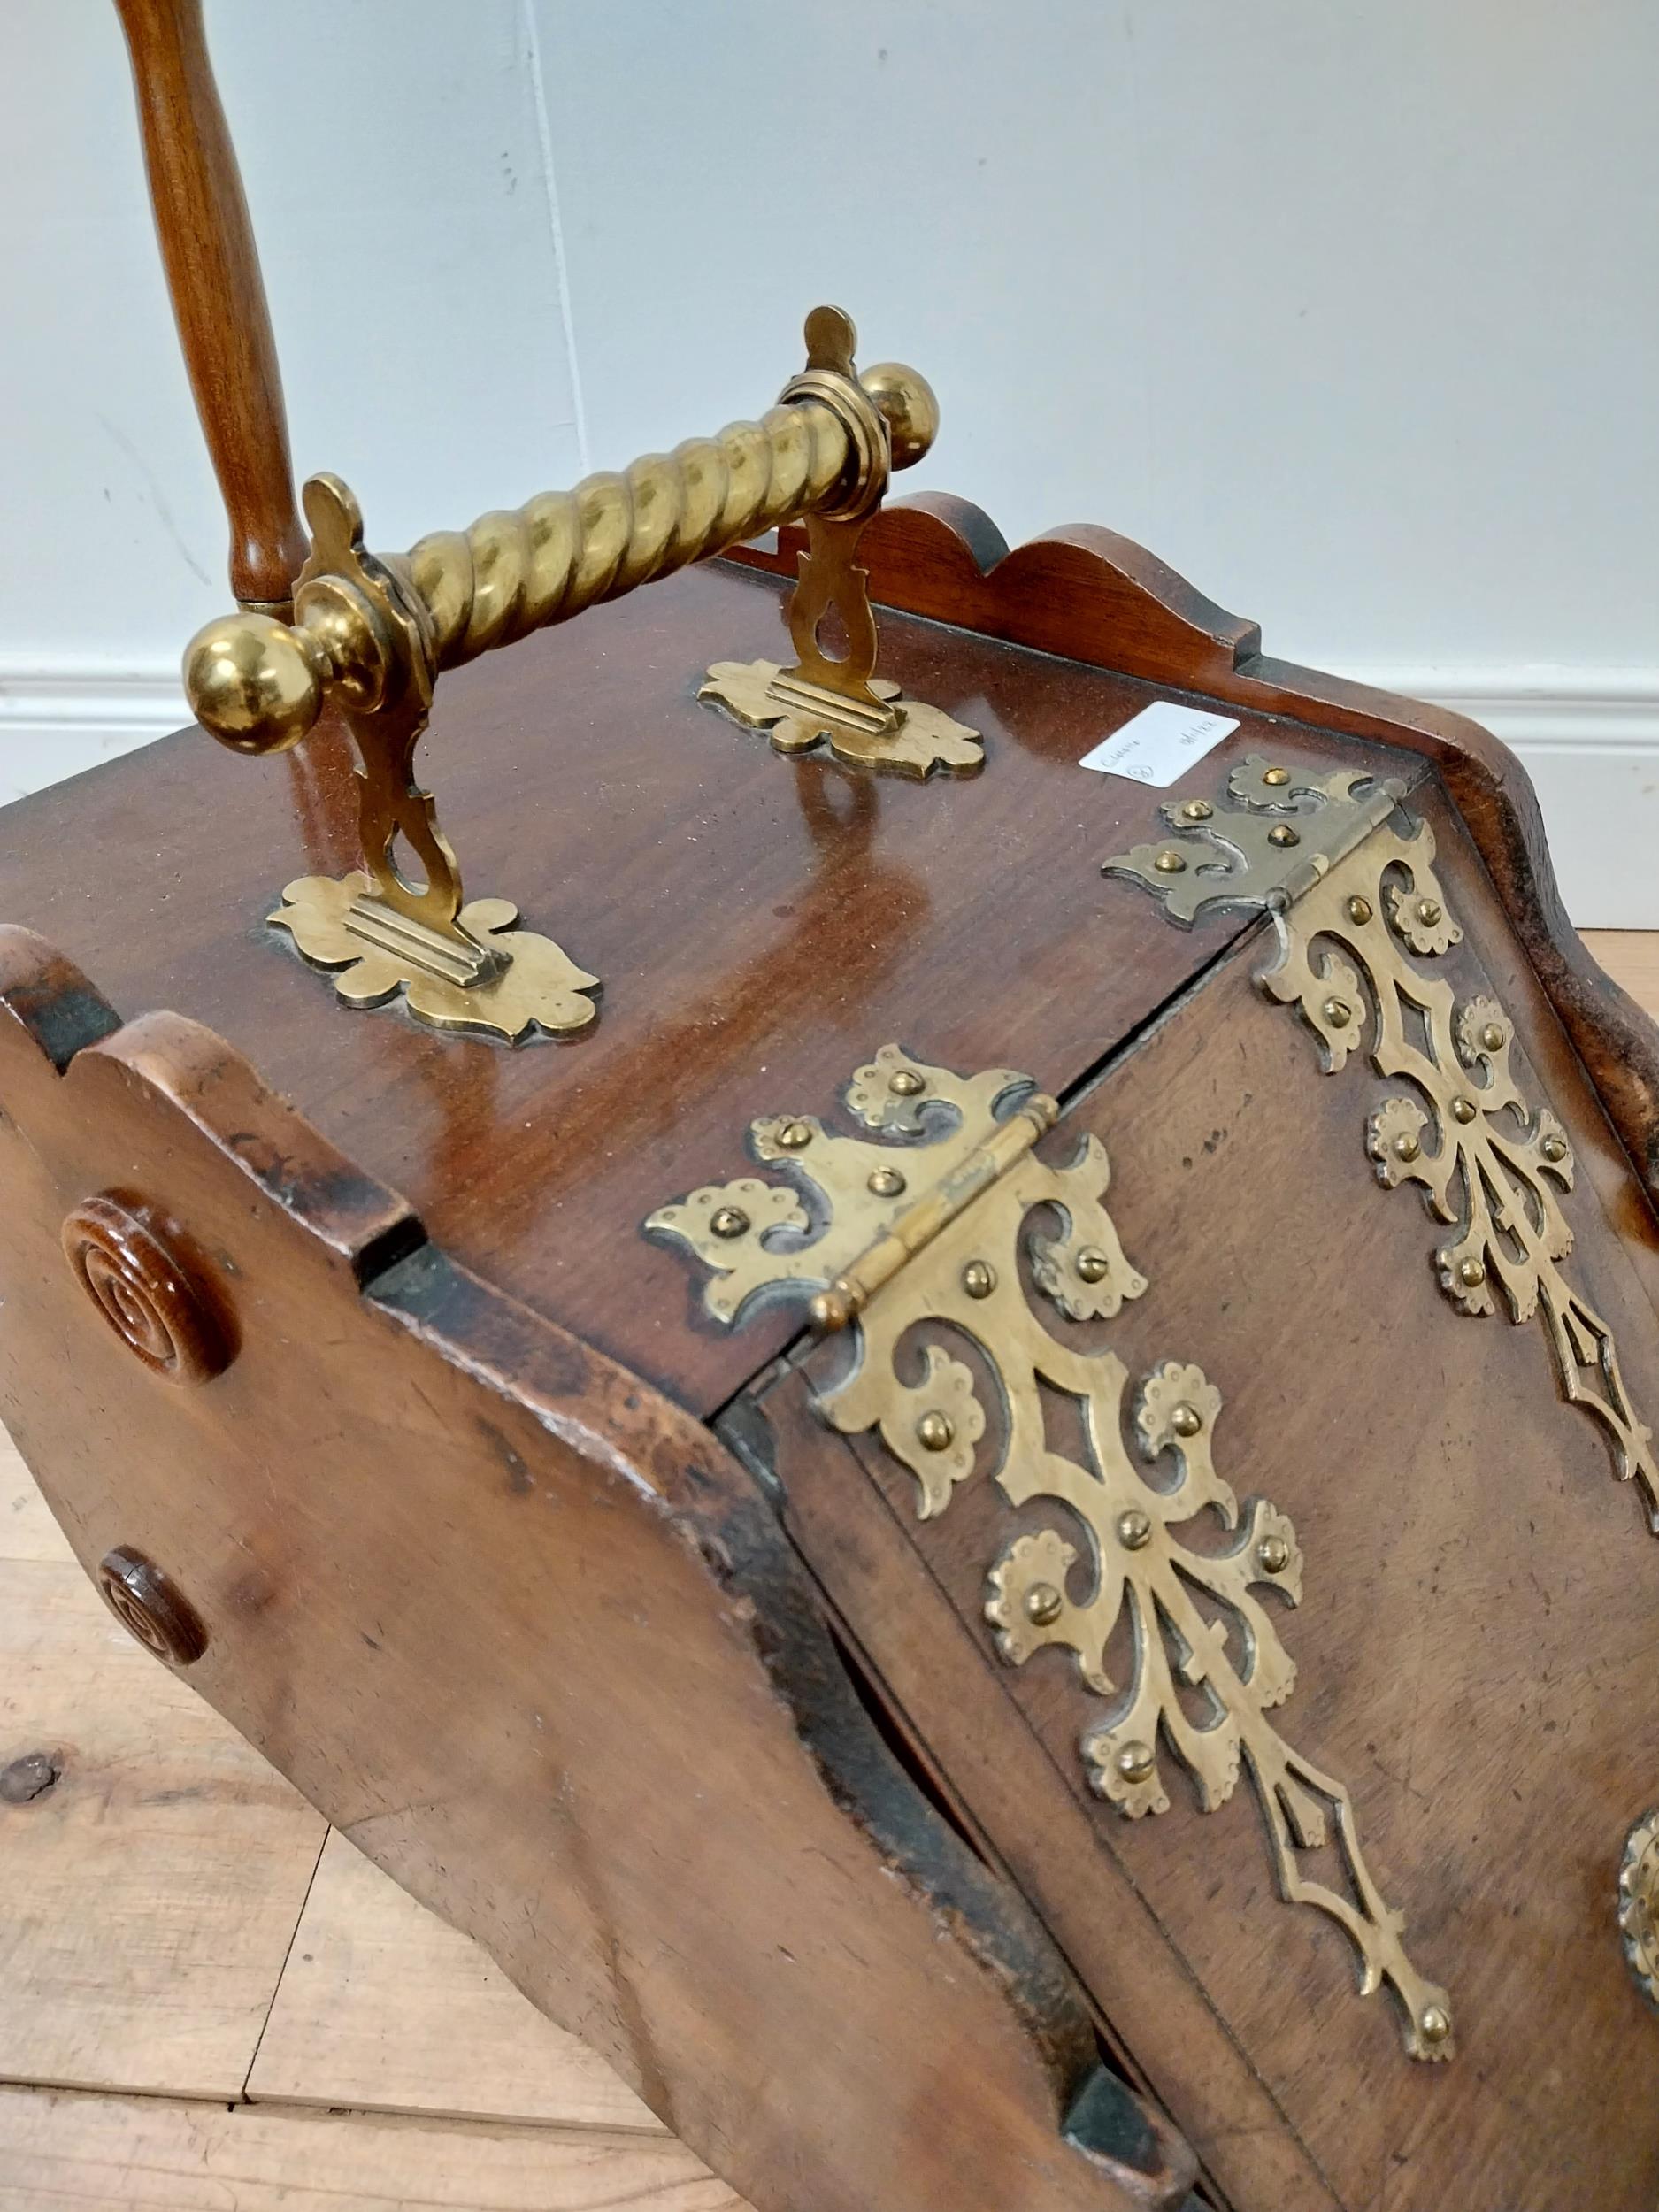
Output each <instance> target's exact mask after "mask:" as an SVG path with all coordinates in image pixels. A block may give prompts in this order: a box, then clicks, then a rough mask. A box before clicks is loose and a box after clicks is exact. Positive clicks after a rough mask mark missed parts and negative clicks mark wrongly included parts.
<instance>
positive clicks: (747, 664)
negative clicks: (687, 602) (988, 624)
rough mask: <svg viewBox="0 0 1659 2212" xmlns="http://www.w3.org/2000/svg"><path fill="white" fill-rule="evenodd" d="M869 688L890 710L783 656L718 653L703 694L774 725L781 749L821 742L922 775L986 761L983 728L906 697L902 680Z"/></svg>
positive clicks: (961, 770) (971, 770) (970, 770)
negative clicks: (732, 657) (798, 670)
mask: <svg viewBox="0 0 1659 2212" xmlns="http://www.w3.org/2000/svg"><path fill="white" fill-rule="evenodd" d="M870 688H871V690H872V692H874V693H875V695H876V696H877V698H878V699H879V700H880V701H881V702H882V703H884V704H886V705H887V706H888V707H889V714H888V716H887V718H878V717H876V716H875V715H873V714H864V713H861V712H860V710H859V709H858V708H857V707H856V705H855V704H854V703H852V702H850V701H849V700H848V699H846V698H844V697H842V696H841V695H840V694H839V693H837V692H833V691H827V690H826V689H824V688H823V687H822V686H820V685H817V684H811V683H808V682H806V681H805V680H803V679H802V678H800V677H799V676H797V675H795V672H793V671H789V672H785V671H784V670H783V669H781V668H780V666H779V665H778V663H777V662H776V661H717V662H716V663H715V664H714V666H713V667H712V668H711V669H710V671H709V672H708V674H707V676H705V677H704V679H703V684H702V687H701V688H700V689H699V691H698V693H697V696H698V698H699V699H701V700H703V701H705V702H706V703H710V704H711V705H714V706H717V707H722V708H724V709H725V710H726V713H727V714H729V715H730V716H732V718H733V720H735V721H738V722H741V723H743V724H744V725H745V726H747V727H748V728H749V729H754V730H761V729H764V730H767V731H769V732H770V733H771V736H772V744H773V746H774V748H775V749H777V750H778V751H779V752H780V753H805V752H810V750H811V749H812V747H813V746H815V745H817V744H819V743H820V742H821V743H823V744H826V745H827V746H828V748H829V749H830V751H831V752H832V753H833V755H834V756H835V758H836V759H837V760H839V761H841V762H843V763H844V764H846V765H847V766H848V767H849V768H865V769H870V770H872V771H874V772H876V773H878V774H881V773H886V774H887V775H894V776H911V777H914V778H915V779H916V780H917V781H918V782H922V781H925V780H926V778H927V777H928V776H930V775H932V774H933V771H934V769H936V768H942V769H944V770H945V771H946V772H948V773H949V774H952V775H957V776H972V775H977V774H978V772H979V770H980V769H981V768H983V767H984V765H985V748H984V746H983V745H982V744H981V743H980V741H979V735H978V733H977V732H975V731H973V730H971V729H969V727H968V726H967V725H966V724H965V723H964V722H955V721H953V720H952V719H951V718H950V716H949V715H948V714H947V713H946V712H945V710H944V709H943V708H942V707H930V706H925V705H923V704H922V703H920V702H919V701H918V700H914V699H902V698H901V697H900V695H899V687H898V686H897V684H890V683H886V682H882V681H880V680H872V683H871V686H870Z"/></svg>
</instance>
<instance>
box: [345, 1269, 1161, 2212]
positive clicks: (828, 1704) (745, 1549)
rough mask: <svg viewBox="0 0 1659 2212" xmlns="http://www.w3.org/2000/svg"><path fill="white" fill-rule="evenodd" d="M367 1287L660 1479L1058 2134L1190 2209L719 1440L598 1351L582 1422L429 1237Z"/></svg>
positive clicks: (760, 1656) (526, 1322) (575, 1440)
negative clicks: (892, 1732)
mask: <svg viewBox="0 0 1659 2212" xmlns="http://www.w3.org/2000/svg"><path fill="white" fill-rule="evenodd" d="M366 1294H367V1295H368V1296H369V1297H371V1298H372V1299H373V1301H374V1302H375V1303H376V1304H377V1305H379V1306H380V1307H381V1309H382V1310H385V1311H387V1312H388V1313H390V1314H392V1315H394V1316H395V1317H398V1318H400V1319H402V1320H403V1322H404V1323H405V1325H408V1326H410V1327H411V1328H412V1329H414V1330H415V1331H416V1332H417V1333H419V1335H421V1337H422V1338H423V1339H424V1340H426V1341H427V1342H429V1343H431V1344H433V1345H434V1348H435V1349H437V1350H438V1351H439V1352H440V1353H441V1355H442V1356H443V1357H445V1358H447V1359H449V1360H451V1361H453V1362H454V1363H457V1364H458V1365H461V1366H463V1367H465V1369H466V1370H467V1371H468V1372H469V1373H471V1374H472V1375H473V1376H474V1378H475V1379H479V1380H480V1381H483V1382H486V1383H487V1384H488V1385H489V1386H491V1387H493V1388H495V1389H497V1390H499V1391H500V1392H501V1394H503V1396H504V1397H510V1398H511V1399H513V1400H514V1401H516V1402H518V1404H520V1405H522V1406H525V1407H526V1408H527V1409H529V1410H530V1411H531V1412H532V1413H533V1414H534V1416H535V1417H536V1418H538V1419H539V1420H541V1422H542V1423H543V1425H546V1426H547V1427H548V1428H549V1430H550V1431H551V1432H553V1433H555V1434H557V1435H558V1436H559V1437H560V1439H561V1440H563V1441H564V1442H565V1443H566V1444H567V1445H574V1447H575V1448H577V1449H578V1450H580V1451H581V1452H582V1453H583V1454H584V1455H586V1456H587V1457H588V1458H589V1459H590V1460H592V1461H593V1462H594V1463H596V1464H604V1463H611V1464H612V1465H616V1464H618V1463H621V1464H623V1465H624V1466H626V1469H628V1470H630V1471H634V1472H635V1473H636V1474H641V1475H643V1476H645V1477H646V1478H647V1479H649V1482H650V1484H651V1486H652V1489H653V1493H654V1494H655V1495H656V1497H657V1498H659V1499H660V1500H661V1501H662V1502H663V1505H664V1509H666V1510H667V1511H668V1512H669V1513H670V1515H671V1516H672V1519H673V1521H674V1524H675V1533H676V1534H677V1536H678V1537H679V1538H680V1540H681V1541H682V1542H684V1543H687V1545H689V1546H691V1547H692V1548H694V1549H695V1553H696V1555H697V1556H698V1558H699V1559H700V1561H701V1563H702V1564H703V1568H704V1571H706V1572H707V1573H708V1574H709V1576H710V1579H711V1580H712V1581H713V1583H714V1584H715V1586H716V1587H717V1588H718V1591H719V1592H720V1594H721V1595H722V1597H723V1598H724V1599H725V1600H726V1601H728V1602H730V1603H732V1604H733V1610H734V1611H736V1612H737V1613H738V1614H739V1615H740V1617H741V1618H742V1619H743V1622H744V1625H745V1630H746V1633H747V1635H748V1637H749V1641H750V1644H751V1647H752V1650H753V1654H754V1657H755V1659H756V1662H757V1664H758V1665H759V1667H760V1668H761V1670H762V1671H764V1674H765V1675H766V1677H767V1678H768V1680H769V1681H770V1682H771V1684H772V1686H773V1688H774V1689H775V1691H776V1692H777V1694H778V1695H779V1697H780V1700H781V1701H782V1702H783V1703H784V1705H785V1706H786V1707H787V1709H788V1711H789V1712H790V1713H791V1715H792V1716H793V1717H794V1722H795V1732H796V1735H797V1738H798V1740H799V1741H800V1743H801V1745H802V1747H803V1749H804V1750H805V1751H806V1753H807V1754H808V1755H809V1757H810V1759H811V1761H812V1763H813V1764H814V1766H815V1767H816V1769H817V1770H818V1775H819V1778H820V1779H821V1781H822V1784H823V1786H824V1787H825V1789H826V1792H827V1793H828V1795H829V1796H830V1798H831V1799H832V1801H833V1802H834V1803H835V1805H836V1806H837V1807H838V1808H839V1809H840V1810H841V1812H842V1814H843V1815H844V1816H846V1817H847V1818H849V1820H851V1821H853V1822H854V1823H855V1824H856V1825H857V1826H858V1827H859V1828H860V1829H861V1830H862V1831H863V1832H864V1834H865V1835H866V1836H867V1838H868V1839H869V1840H870V1841H871V1843H872V1845H873V1846H874V1847H875V1848H876V1850H877V1851H878V1853H879V1855H880V1857H881V1859H882V1861H883V1863H884V1864H885V1865H886V1866H887V1870H888V1871H889V1873H890V1874H891V1875H893V1876H894V1877H895V1878H899V1879H902V1880H903V1881H904V1882H905V1883H906V1884H907V1885H908V1886H909V1887H910V1891H911V1893H912V1894H913V1896H914V1897H915V1899H916V1901H918V1903H919V1904H921V1905H923V1906H924V1907H925V1908H926V1910H927V1911H928V1912H929V1913H930V1914H931V1916H933V1922H934V1924H935V1928H936V1930H937V1932H938V1935H939V1937H940V1939H941V1941H947V1942H949V1943H950V1944H951V1945H952V1947H956V1948H959V1949H961V1950H964V1951H965V1952H966V1953H967V1954H968V1955H969V1956H970V1957H971V1958H972V1960H973V1961H974V1962H975V1963H976V1964H977V1965H978V1966H979V1968H980V1969H981V1970H983V1971H985V1972H987V1974H989V1975H990V1976H991V1978H993V1979H994V1981H995V1983H996V1984H997V1985H999V1986H1000V1988H1001V1989H1002V1993H1003V1995H1004V1999H1005V2001H1006V2002H1007V2003H1008V2004H1009V2006H1010V2008H1012V2009H1013V2011H1014V2012H1015V2014H1016V2015H1017V2016H1018V2019H1019V2022H1020V2024H1021V2027H1022V2029H1023V2032H1025V2035H1026V2036H1027V2037H1028V2038H1029V2039H1030V2040H1031V2041H1032V2042H1033V2045H1034V2046H1035V2047H1036V2048H1037V2049H1038V2050H1039V2051H1040V2052H1041V2055H1042V2060H1043V2063H1044V2065H1045V2067H1046V2068H1047V2069H1048V2071H1049V2073H1050V2075H1051V2077H1052V2078H1053V2080H1054V2081H1055V2083H1056V2086H1057V2087H1058V2088H1059V2090H1060V2093H1061V2101H1060V2108H1059V2109H1058V2110H1057V2112H1056V2123H1057V2126H1058V2131H1059V2133H1060V2135H1061V2137H1062V2139H1064V2140H1065V2141H1067V2142H1069V2143H1071V2145H1072V2146H1073V2147H1075V2148H1076V2149H1078V2150H1079V2152H1081V2153H1082V2154H1084V2155H1085V2156H1086V2157H1087V2159H1088V2160H1089V2161H1090V2162H1091V2163H1092V2164H1093V2165H1094V2166H1096V2167H1097V2168H1099V2169H1100V2170H1102V2173H1104V2174H1106V2175H1109V2176H1110V2177H1111V2178H1112V2179H1113V2180H1114V2181H1116V2182H1118V2184H1119V2185H1120V2186H1121V2187H1122V2188H1124V2189H1125V2192H1128V2193H1129V2194H1127V2195H1126V2197H1125V2201H1128V2202H1133V2203H1137V2204H1144V2205H1147V2206H1165V2205H1176V2204H1179V2203H1181V2202H1182V2201H1183V2200H1185V2198H1186V2195H1187V2191H1188V2190H1189V2189H1190V2188H1191V2185H1192V2183H1193V2181H1194V2177H1195V2174H1196V2163H1195V2161H1194V2158H1193V2155H1192V2153H1191V2152H1190V2150H1189V2149H1188V2148H1187V2145H1186V2144H1185V2143H1184V2142H1183V2141H1182V2140H1181V2139H1180V2138H1179V2136H1178V2135H1177V2134H1176V2133H1175V2131H1173V2129H1171V2127H1169V2126H1168V2124H1166V2123H1165V2122H1164V2121H1163V2119H1162V2118H1161V2116H1157V2115H1156V2114H1154V2113H1153V2112H1152V2111H1151V2110H1150V2109H1149V2108H1148V2107H1146V2106H1145V2105H1143V2104H1142V2103H1141V2101H1140V2100H1139V2099H1138V2098H1137V2097H1135V2095H1134V2093H1133V2091H1131V2090H1130V2089H1129V2087H1128V2086H1127V2085H1126V2084H1123V2083H1121V2082H1120V2081H1119V2080H1118V2078H1117V2077H1116V2076H1115V2075H1112V2074H1110V2073H1109V2072H1108V2071H1107V2070H1105V2069H1104V2068H1103V2067H1102V2063H1101V2060H1100V2053H1099V2047H1098V2045H1097V2043H1096V2040H1095V2036H1094V2025H1093V2022H1092V2020H1091V2018H1090V2016H1089V2014H1088V2011H1087V2005H1086V2004H1085V2002H1084V2001H1083V1999H1082V1997H1081V1994H1080V1993H1079V1990H1078V1988H1077V1985H1076V1984H1075V1982H1074V1981H1073V1979H1072V1978H1071V1974H1070V1972H1069V1970H1067V1969H1066V1967H1065V1966H1064V1962H1062V1960H1061V1958H1060V1955H1059V1953H1058V1951H1057V1950H1056V1948H1055V1947H1054V1945H1053V1942H1052V1940H1051V1939H1050V1938H1049V1936H1048V1932H1047V1931H1046V1930H1045V1929H1043V1928H1042V1926H1041V1924H1040V1923H1039V1922H1038V1921H1037V1919H1036V1917H1035V1916H1034V1915H1033V1913H1032V1912H1031V1910H1030V1909H1029V1907H1028V1906H1027V1905H1026V1903H1025V1900H1024V1899H1023V1898H1022V1897H1021V1896H1020V1895H1019V1893H1018V1891H1017V1890H1015V1889H1014V1888H1013V1887H1012V1886H1010V1885H1009V1884H1007V1883H1005V1882H1004V1881H1002V1879H1000V1878H998V1877H997V1876H996V1875H995V1874H994V1873H993V1872H992V1871H991V1870H989V1869H988V1868H987V1866H986V1865H985V1864H984V1863H983V1862H982V1861H981V1860H980V1859H979V1857H978V1856H977V1855H975V1854H974V1853H973V1851H972V1849H971V1848H970V1847H969V1846H968V1845H967V1844H966V1843H965V1842H964V1841H963V1840H962V1839H960V1838H959V1837H958V1835H957V1834H956V1831H955V1830H954V1828H953V1827H952V1826H951V1824H949V1820H948V1818H947V1817H946V1816H945V1815H944V1814H943V1813H941V1811H939V1810H937V1809H935V1808H934V1807H933V1805H932V1804H931V1803H929V1801H927V1799H926V1797H925V1796H924V1795H923V1793H922V1792H921V1790H920V1789H919V1787H918V1785H917V1783H916V1782H915V1780H914V1779H913V1778H911V1777H910V1775H908V1774H907V1773H906V1772H905V1771H904V1770H903V1769H902V1767H901V1766H900V1764H899V1763H898V1761H897V1760H896V1758H895V1756H894V1755H893V1753H892V1752H891V1751H890V1750H889V1749H888V1748H887V1746H886V1745H885V1744H884V1743H883V1742H882V1740H881V1739H880V1737H879V1734H878V1732H877V1731H876V1728H875V1726H874V1724H873V1723H872V1720H871V1718H870V1717H869V1716H868V1714H867V1713H866V1712H865V1711H864V1708H863V1706H862V1704H861V1703H860V1701H859V1700H858V1697H857V1695H856V1692H855V1690H854V1688H853V1686H852V1682H851V1680H850V1678H849V1674H848V1671H847V1668H846V1665H845V1663H843V1661H842V1659H841V1656H840V1655H839V1654H838V1652H837V1651H836V1648H835V1647H834V1644H833V1641H832V1640H831V1638H830V1636H829V1634H828V1632H827V1630H826V1626H825V1624H824V1620H823V1617H822V1615H821V1613H820V1610H819V1608H818V1602H817V1601H816V1595H815V1594H814V1593H813V1591H812V1589H811V1586H810V1579H809V1578H808V1577H807V1575H806V1572H805V1571H804V1569H803V1566H802V1564H801V1563H800V1561H799V1559H798V1558H797V1557H796V1555H795V1551H794V1549H793V1548H792V1546H791V1545H790V1544H789V1541H788V1540H787V1537H786V1536H785V1534H784V1532H783V1531H782V1529H781V1527H780V1524H779V1522H778V1519H777V1517H776V1515H775V1513H774V1512H773V1510H772V1507H771V1505H770V1504H769V1503H768V1502H766V1501H765V1500H764V1498H763V1497H762V1496H761V1495H760V1494H758V1493H757V1489H756V1487H755V1486H754V1485H753V1484H752V1483H751V1481H750V1480H749V1478H748V1476H747V1474H746V1473H745V1471H743V1470H742V1468H741V1465H740V1463H739V1462H738V1461H737V1459H736V1458H735V1457H734V1456H733V1455H732V1454H731V1453H730V1452H729V1451H728V1450H727V1449H726V1447H725V1445H724V1444H722V1443H721V1441H720V1440H719V1439H718V1438H717V1437H716V1436H714V1435H712V1434H711V1433H710V1432H709V1431H708V1430H707V1429H705V1428H703V1425H701V1424H700V1423H698V1422H696V1421H694V1420H693V1419H692V1418H691V1417H690V1416H689V1415H687V1414H685V1413H683V1412H681V1411H680V1409H679V1408H672V1409H668V1408H667V1407H666V1402H664V1401H663V1400H660V1399H658V1398H657V1395H656V1394H655V1393H654V1392H651V1391H649V1389H648V1387H647V1386H644V1385H642V1384H641V1383H639V1382H637V1381H636V1380H635V1379H634V1377H632V1376H631V1375H629V1374H628V1373H627V1371H626V1370H624V1369H622V1368H619V1367H618V1366H616V1365H615V1363H612V1362H611V1361H610V1360H609V1359H607V1358H605V1357H604V1356H603V1355H602V1354H600V1353H598V1352H596V1351H594V1350H592V1349H591V1348H587V1347H583V1348H581V1356H582V1357H583V1359H584V1360H585V1362H586V1363H587V1368H588V1373H587V1377H586V1381H585V1387H584V1413H583V1417H582V1420H581V1426H580V1430H579V1429H577V1428H576V1427H575V1426H574V1425H573V1424H572V1419H571V1416H570V1414H569V1411H568V1409H565V1407H564V1405H563V1403H562V1401H561V1394H560V1369H559V1368H558V1367H557V1366H555V1368H554V1369H553V1371H551V1372H549V1371H547V1366H546V1363H547V1357H548V1350H549V1340H553V1339H557V1338H558V1337H561V1336H563V1332H559V1331H556V1330H554V1328H553V1326H552V1325H551V1324H549V1323H547V1322H544V1321H543V1320H541V1318H540V1317H538V1316H536V1315H534V1314H533V1313H531V1312H530V1311H529V1310H528V1309H526V1308H525V1307H521V1306H518V1305H517V1304H516V1303H515V1302H513V1301H511V1300H510V1299H507V1298H505V1297H504V1296H503V1294H501V1293H499V1292H497V1291H495V1290H493V1289H491V1288H490V1287H488V1286H487V1285H485V1284H483V1283H481V1282H480V1280H479V1279H477V1278H476V1277H475V1276H473V1275H472V1274H471V1273H470V1272H469V1271H467V1270H466V1269H465V1268H463V1267H461V1266H459V1265H457V1263H454V1262H452V1261H450V1260H449V1258H448V1257H447V1256H445V1255H443V1254H442V1253H441V1252H439V1251H438V1250H437V1249H436V1248H434V1247H433V1246H430V1245H428V1246H426V1247H425V1248H423V1249H422V1250H421V1251H420V1252H418V1253H415V1254H412V1255H411V1256H409V1257H408V1258H406V1259H404V1260H402V1261H399V1262H397V1263H395V1264H394V1265H393V1266H392V1267H390V1268H388V1270H387V1271H386V1272H385V1273H384V1274H383V1275H382V1276H381V1277H380V1279H378V1280H377V1281H375V1282H373V1283H372V1284H370V1285H369V1286H367V1291H366ZM565 1342H566V1343H567V1344H568V1343H570V1342H572V1340H569V1339H566V1340H565ZM555 1356H556V1359H557V1358H561V1357H562V1356H563V1355H562V1354H560V1353H557V1352H556V1354H555ZM665 1411H669V1412H671V1413H672V1422H671V1423H670V1424H669V1425H667V1426H666V1427H664V1412H665ZM691 1509H695V1517H692V1510H691Z"/></svg>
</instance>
